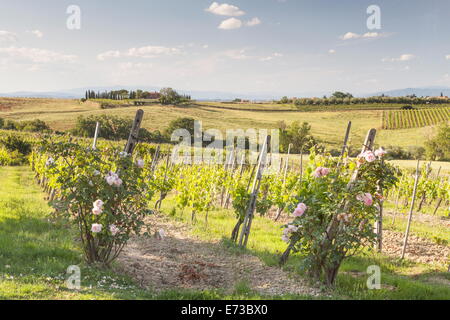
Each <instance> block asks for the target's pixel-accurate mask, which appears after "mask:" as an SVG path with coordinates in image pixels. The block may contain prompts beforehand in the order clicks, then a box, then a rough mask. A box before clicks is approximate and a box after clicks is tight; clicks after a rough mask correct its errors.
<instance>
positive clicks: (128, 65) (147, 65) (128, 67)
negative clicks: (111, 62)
mask: <svg viewBox="0 0 450 320" xmlns="http://www.w3.org/2000/svg"><path fill="white" fill-rule="evenodd" d="M152 67H153V64H152V63H134V62H124V63H120V64H119V68H120V69H121V70H124V71H129V70H136V69H137V70H140V69H149V68H152Z"/></svg>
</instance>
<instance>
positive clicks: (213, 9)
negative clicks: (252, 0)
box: [205, 2, 245, 17]
mask: <svg viewBox="0 0 450 320" xmlns="http://www.w3.org/2000/svg"><path fill="white" fill-rule="evenodd" d="M205 11H207V12H210V13H213V14H216V15H219V16H229V17H239V16H243V15H244V14H245V12H244V11H242V10H241V9H239V8H238V7H236V6H233V5H231V4H228V3H222V4H219V3H217V2H213V3H212V4H211V6H210V7H209V8H208V9H205Z"/></svg>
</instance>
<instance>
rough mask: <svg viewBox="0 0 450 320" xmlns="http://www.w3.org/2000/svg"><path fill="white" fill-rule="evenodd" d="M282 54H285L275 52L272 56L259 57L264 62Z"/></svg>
mask: <svg viewBox="0 0 450 320" xmlns="http://www.w3.org/2000/svg"><path fill="white" fill-rule="evenodd" d="M282 56H283V54H281V53H279V52H274V53H272V55H270V56H267V57H262V58H259V61H262V62H266V61H271V60H273V59H275V58H281V57H282Z"/></svg>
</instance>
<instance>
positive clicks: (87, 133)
mask: <svg viewBox="0 0 450 320" xmlns="http://www.w3.org/2000/svg"><path fill="white" fill-rule="evenodd" d="M97 122H99V123H100V132H99V135H98V136H99V137H100V138H105V139H109V140H121V139H128V135H129V134H130V129H131V125H132V121H131V120H129V119H124V118H119V117H117V116H111V115H106V114H103V115H100V116H89V117H86V118H85V117H82V116H80V117H78V119H77V122H76V124H75V128H74V129H72V130H71V133H72V134H74V135H76V136H80V137H93V136H94V134H95V127H96V123H97Z"/></svg>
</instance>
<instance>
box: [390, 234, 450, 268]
mask: <svg viewBox="0 0 450 320" xmlns="http://www.w3.org/2000/svg"><path fill="white" fill-rule="evenodd" d="M403 239H404V235H403V233H401V232H395V231H391V230H384V231H383V252H384V253H386V254H388V255H390V256H393V257H398V258H400V257H401V253H402V248H403ZM405 258H406V259H408V260H411V261H415V262H419V263H426V264H432V265H437V266H440V267H446V266H448V263H449V259H450V247H448V246H444V245H438V244H436V243H434V242H432V241H431V240H428V239H424V238H420V237H417V236H414V235H410V236H409V238H408V245H407V248H406V253H405Z"/></svg>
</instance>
